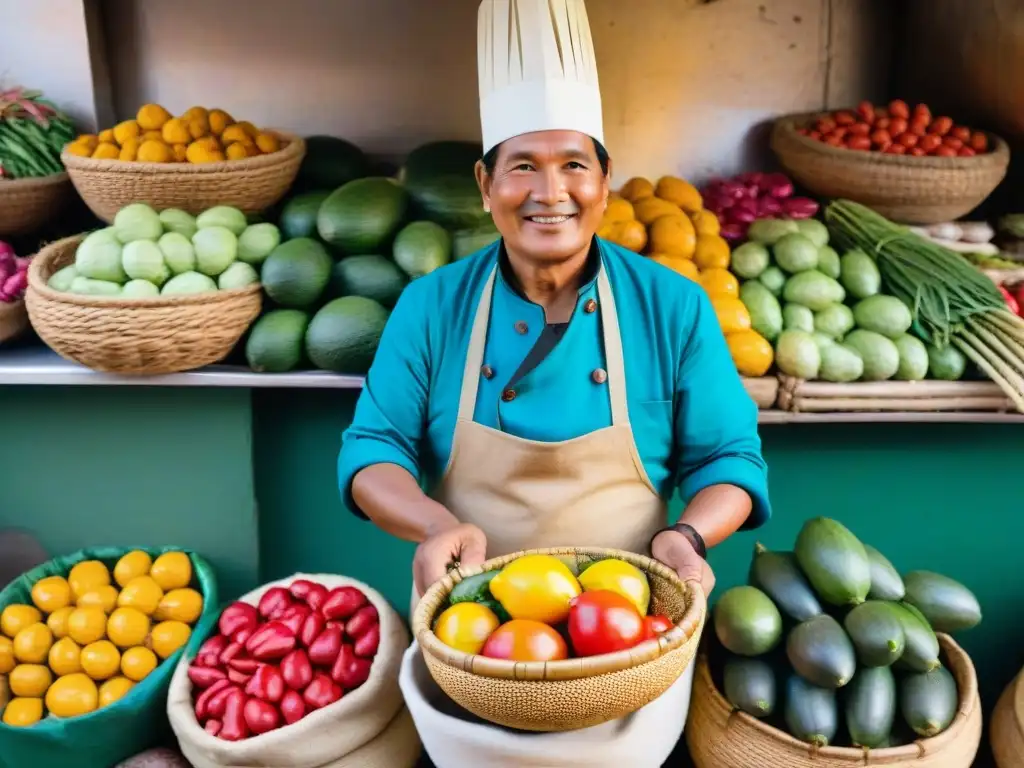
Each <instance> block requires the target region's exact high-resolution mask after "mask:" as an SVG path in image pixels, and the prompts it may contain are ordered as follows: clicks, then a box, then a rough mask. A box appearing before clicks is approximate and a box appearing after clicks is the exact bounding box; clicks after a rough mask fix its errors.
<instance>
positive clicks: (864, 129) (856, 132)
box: [850, 123, 871, 136]
mask: <svg viewBox="0 0 1024 768" xmlns="http://www.w3.org/2000/svg"><path fill="white" fill-rule="evenodd" d="M869 133H871V126H870V125H868V124H867V123H854V124H853V125H851V126H850V134H851V135H853V136H867V135H868V134H869Z"/></svg>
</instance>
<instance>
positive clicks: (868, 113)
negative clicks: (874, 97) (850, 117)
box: [857, 101, 875, 123]
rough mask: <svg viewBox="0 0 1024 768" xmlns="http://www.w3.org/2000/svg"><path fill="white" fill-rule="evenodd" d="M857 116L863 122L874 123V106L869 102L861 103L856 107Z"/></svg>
mask: <svg viewBox="0 0 1024 768" xmlns="http://www.w3.org/2000/svg"><path fill="white" fill-rule="evenodd" d="M857 114H858V115H860V116H861V118H863V120H864V121H865V122H868V123H873V122H875V105H874V104H872V103H871V102H870V101H862V102H861V103H860V104H858V105H857Z"/></svg>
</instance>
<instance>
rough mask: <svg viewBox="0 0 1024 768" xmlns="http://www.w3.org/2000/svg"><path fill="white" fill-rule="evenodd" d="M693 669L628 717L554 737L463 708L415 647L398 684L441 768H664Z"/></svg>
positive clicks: (681, 721) (680, 723)
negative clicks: (504, 724)
mask: <svg viewBox="0 0 1024 768" xmlns="http://www.w3.org/2000/svg"><path fill="white" fill-rule="evenodd" d="M695 666H696V665H695V664H693V663H691V664H690V666H689V667H687V668H686V671H685V672H683V674H682V675H681V676H680V677H679V679H678V680H677V681H676V682H675V683H674V684H673V685H672V687H671V688H669V689H668V690H667V691H665V693H663V694H662V695H661V696H660V697H658V698H657V699H655V700H654V701H652V702H651V703H650V704H648V705H647V706H645V707H642V708H641V709H638V710H637V711H636V712H634V713H633V714H631V715H629V716H628V717H624V718H622V719H621V720H613V721H611V722H609V723H604V724H602V725H598V726H594V727H593V728H581V729H580V730H576V731H562V732H556V733H527V732H525V731H513V730H511V729H508V728H503V727H501V726H497V725H493V724H491V723H488V722H486V721H484V720H482V719H480V718H478V717H476V716H474V715H472V714H470V713H469V712H467V711H466V710H464V709H462V708H461V707H459V706H458V705H457V704H455V703H454V702H453V701H452V700H451V699H449V698H448V697H447V696H446V695H445V694H444V692H443V691H442V690H441V688H440V687H439V686H438V685H437V683H435V682H434V679H433V678H432V677H431V676H430V671H429V670H428V669H427V665H426V663H425V662H424V661H423V654H422V653H421V652H420V649H419V645H418V644H417V643H416V642H413V644H412V645H411V646H410V647H409V649H408V650H407V651H406V652H405V656H404V657H403V659H402V672H401V676H400V678H399V681H400V684H401V687H402V693H403V694H404V695H405V704H406V706H407V707H408V708H409V712H410V713H411V714H412V718H413V721H414V722H415V723H416V729H417V730H418V731H419V733H420V737H421V738H422V740H423V748H424V749H425V750H426V752H427V754H428V755H429V756H430V759H431V761H432V762H433V763H434V765H435V766H436V768H513V767H514V768H556V766H557V768H623V766H629V768H661V766H662V765H664V763H665V761H666V760H667V759H668V758H669V756H670V755H671V753H672V750H673V749H674V748H675V746H676V744H677V743H678V741H679V739H680V737H681V736H682V734H683V726H684V725H685V724H686V716H687V713H688V712H689V709H690V691H691V688H692V685H693V673H694V669H695Z"/></svg>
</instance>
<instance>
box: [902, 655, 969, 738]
mask: <svg viewBox="0 0 1024 768" xmlns="http://www.w3.org/2000/svg"><path fill="white" fill-rule="evenodd" d="M959 704H960V696H959V693H958V692H957V688H956V680H954V679H953V675H951V674H950V673H949V670H948V669H946V668H945V667H942V666H940V667H936V668H935V669H933V670H932V671H931V672H918V673H916V674H913V675H908V676H907V677H906V678H904V679H903V680H902V681H901V682H900V712H902V713H903V719H904V720H906V721H907V724H908V725H909V726H910V727H911V728H913V729H914V733H916V734H917V735H918V736H924V737H925V738H931V737H933V736H938V735H939V734H940V733H942V732H943V731H944V730H946V729H947V728H948V727H949V724H950V723H952V722H953V718H954V717H955V716H956V711H957V707H958V706H959Z"/></svg>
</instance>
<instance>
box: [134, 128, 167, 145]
mask: <svg viewBox="0 0 1024 768" xmlns="http://www.w3.org/2000/svg"><path fill="white" fill-rule="evenodd" d="M139 139H140V140H141V141H142V142H143V143H145V142H147V141H163V140H164V132H163V131H162V130H161V131H143V133H142V135H141V136H139Z"/></svg>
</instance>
